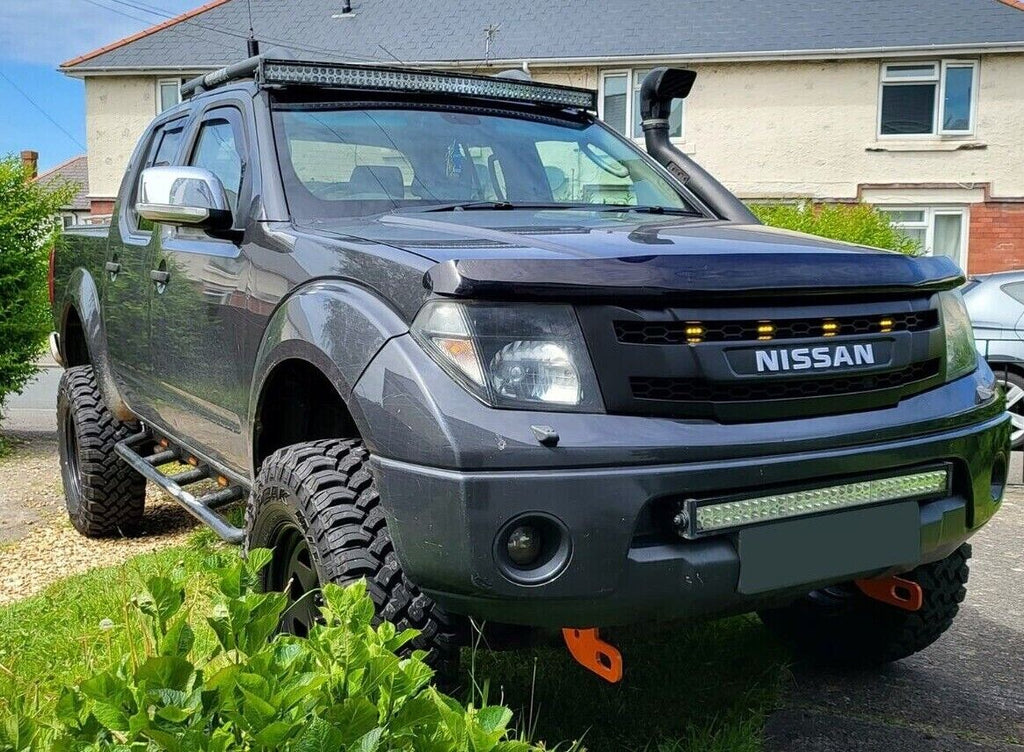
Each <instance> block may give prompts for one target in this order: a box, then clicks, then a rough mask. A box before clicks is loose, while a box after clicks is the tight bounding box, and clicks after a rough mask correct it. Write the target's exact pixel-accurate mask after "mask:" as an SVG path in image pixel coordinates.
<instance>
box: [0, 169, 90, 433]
mask: <svg viewBox="0 0 1024 752" xmlns="http://www.w3.org/2000/svg"><path fill="white" fill-rule="evenodd" d="M75 190H76V187H75V186H73V185H70V184H68V185H60V186H58V187H52V186H51V187H46V186H42V185H40V184H39V183H37V182H35V181H33V180H31V179H30V176H29V174H28V173H27V172H26V170H25V168H24V166H23V165H22V163H21V160H20V159H18V158H17V157H14V156H8V157H5V158H3V159H0V416H2V412H3V405H4V399H5V398H6V397H7V395H8V394H11V393H14V392H19V391H21V389H22V388H24V386H25V382H27V381H28V380H29V378H31V376H32V375H33V374H34V373H35V359H36V357H38V355H39V354H40V353H41V352H42V350H43V347H44V344H45V340H46V335H47V333H48V332H49V331H50V328H51V319H50V302H49V298H48V295H47V285H46V276H47V264H48V263H49V251H50V248H51V247H53V245H54V244H55V243H57V242H59V240H60V228H59V225H58V224H57V220H56V216H57V213H58V212H59V211H60V207H61V206H65V205H66V204H67V203H68V202H69V201H70V200H71V197H72V196H73V195H74V193H75Z"/></svg>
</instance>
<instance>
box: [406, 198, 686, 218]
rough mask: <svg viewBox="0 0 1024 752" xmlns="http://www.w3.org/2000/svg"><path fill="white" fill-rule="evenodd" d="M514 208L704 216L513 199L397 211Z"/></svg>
mask: <svg viewBox="0 0 1024 752" xmlns="http://www.w3.org/2000/svg"><path fill="white" fill-rule="evenodd" d="M514 209H545V210H561V211H589V212H631V213H634V214H683V215H687V216H694V217H702V216H704V215H703V214H701V213H700V212H697V211H693V210H692V209H682V208H675V207H672V206H633V205H631V204H563V203H543V202H536V201H534V202H522V203H520V202H515V203H513V202H512V201H460V202H455V203H450V204H431V205H429V206H408V207H401V208H399V209H395V212H456V211H512V210H514Z"/></svg>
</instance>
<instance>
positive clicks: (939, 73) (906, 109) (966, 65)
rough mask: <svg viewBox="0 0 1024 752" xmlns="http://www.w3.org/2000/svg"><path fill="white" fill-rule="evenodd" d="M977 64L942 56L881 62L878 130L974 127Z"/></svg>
mask: <svg viewBox="0 0 1024 752" xmlns="http://www.w3.org/2000/svg"><path fill="white" fill-rule="evenodd" d="M977 77H978V65H977V63H973V62H964V61H957V60H943V61H941V62H939V61H936V62H928V63H916V62H915V63H885V64H883V65H882V81H881V92H880V97H879V99H880V105H879V113H878V134H879V135H880V136H935V135H943V136H944V135H950V136H956V135H967V134H970V133H973V132H974V118H975V112H974V111H975V95H976V92H977V88H978V87H977Z"/></svg>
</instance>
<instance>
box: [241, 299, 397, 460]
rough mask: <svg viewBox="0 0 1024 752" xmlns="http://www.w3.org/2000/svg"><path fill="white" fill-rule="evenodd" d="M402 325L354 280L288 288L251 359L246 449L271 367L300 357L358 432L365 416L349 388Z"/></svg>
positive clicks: (379, 301) (250, 443) (380, 302)
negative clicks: (326, 384) (317, 374)
mask: <svg viewBox="0 0 1024 752" xmlns="http://www.w3.org/2000/svg"><path fill="white" fill-rule="evenodd" d="M408 331H409V325H408V323H407V322H406V321H405V320H404V319H403V318H402V317H401V316H400V315H399V314H398V313H397V312H396V311H395V310H394V309H393V308H392V307H391V306H389V305H388V304H387V303H386V302H385V301H384V300H383V299H382V298H381V297H379V296H378V295H376V294H375V293H374V292H372V291H371V290H368V289H367V288H365V287H361V286H359V285H356V284H354V283H351V282H346V281H343V280H317V281H313V282H309V283H307V284H305V285H303V286H301V287H299V288H297V289H296V290H293V291H292V292H291V293H290V294H289V295H288V297H287V298H285V299H284V300H282V301H281V302H280V303H279V304H278V306H277V309H276V310H275V311H274V312H273V314H271V317H270V320H269V321H268V322H267V326H266V329H265V330H264V333H263V339H262V341H261V343H260V347H259V350H258V351H257V354H256V361H255V363H254V364H253V376H252V388H251V389H250V391H249V409H248V414H247V431H248V446H249V447H250V453H251V448H252V447H253V446H254V441H255V430H256V416H257V411H258V410H259V408H260V398H261V396H262V393H263V388H264V386H265V384H266V381H267V378H268V377H269V376H270V374H271V373H272V372H273V371H274V368H275V367H277V366H278V365H280V364H281V363H283V362H284V361H286V360H302V361H305V362H307V363H309V364H311V365H312V366H314V367H315V368H317V369H318V370H319V371H320V372H321V373H322V374H324V376H326V377H327V379H328V380H329V381H330V382H331V383H332V384H333V385H334V387H335V389H336V390H337V391H338V395H339V396H340V397H341V399H342V400H343V401H344V402H345V404H346V405H347V406H348V408H349V412H350V414H351V415H352V419H353V420H354V421H355V423H356V427H357V428H358V429H359V430H360V432H363V431H364V430H365V428H366V422H365V419H364V418H363V416H362V414H361V412H359V411H358V410H357V409H356V408H355V405H354V402H353V401H352V399H351V393H352V389H353V388H354V386H355V384H356V382H357V381H358V380H359V377H360V376H361V375H362V373H363V371H364V370H365V369H366V367H367V366H368V365H369V364H370V361H372V360H373V358H374V356H376V354H377V353H378V352H380V349H381V348H382V347H383V346H384V344H385V343H386V342H387V341H388V340H390V339H391V338H393V337H397V336H400V335H402V334H405V333H406V332H408ZM252 459H253V458H252V457H251V456H250V458H249V461H250V464H251V463H252Z"/></svg>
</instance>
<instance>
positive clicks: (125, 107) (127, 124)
mask: <svg viewBox="0 0 1024 752" xmlns="http://www.w3.org/2000/svg"><path fill="white" fill-rule="evenodd" d="M156 81H157V79H156V78H153V77H149V76H89V77H87V78H86V79H85V123H86V145H87V148H88V151H89V196H90V198H114V197H115V196H116V195H117V190H118V188H120V186H121V177H122V176H123V174H124V169H125V166H126V165H127V164H128V159H129V158H130V157H131V155H132V150H134V149H135V144H136V142H137V141H138V140H139V137H140V136H141V135H142V133H143V132H144V131H145V130H146V126H147V125H149V123H150V121H152V120H153V118H154V117H155V116H156Z"/></svg>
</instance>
